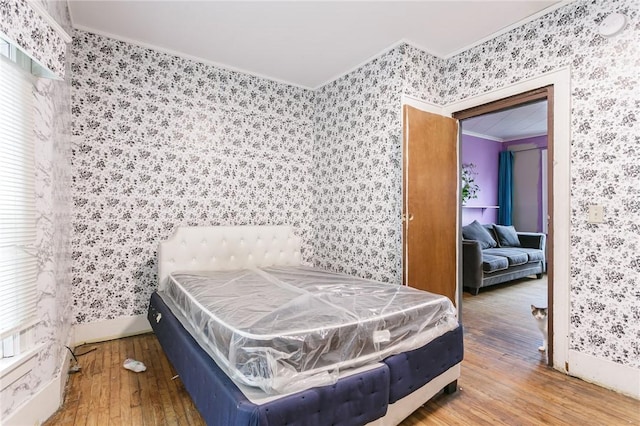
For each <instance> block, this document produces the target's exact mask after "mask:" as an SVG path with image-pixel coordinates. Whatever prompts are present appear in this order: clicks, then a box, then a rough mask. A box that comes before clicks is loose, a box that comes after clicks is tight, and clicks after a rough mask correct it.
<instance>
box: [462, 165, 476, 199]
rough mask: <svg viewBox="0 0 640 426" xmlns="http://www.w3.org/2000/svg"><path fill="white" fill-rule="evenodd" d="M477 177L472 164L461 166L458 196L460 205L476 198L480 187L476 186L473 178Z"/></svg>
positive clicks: (474, 166)
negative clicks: (460, 201) (460, 200)
mask: <svg viewBox="0 0 640 426" xmlns="http://www.w3.org/2000/svg"><path fill="white" fill-rule="evenodd" d="M477 175H478V172H476V165H475V164H473V163H463V164H462V174H461V179H460V180H461V185H462V187H461V189H460V195H461V197H462V205H463V206H464V205H465V204H467V201H469V200H473V199H475V198H478V191H480V187H479V186H478V184H476V180H475V177H476V176H477Z"/></svg>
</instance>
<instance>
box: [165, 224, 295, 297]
mask: <svg viewBox="0 0 640 426" xmlns="http://www.w3.org/2000/svg"><path fill="white" fill-rule="evenodd" d="M300 245H301V241H300V238H299V237H297V236H296V235H294V233H293V228H291V227H290V226H203V227H200V226H188V227H180V228H178V229H177V230H176V232H175V233H174V234H173V235H172V236H171V238H169V239H168V240H166V241H162V242H161V243H160V245H159V247H158V287H159V290H162V289H163V287H164V285H165V284H164V283H165V281H166V278H167V276H168V275H169V274H170V273H172V272H175V271H226V270H233V269H243V268H249V267H257V266H259V267H266V266H278V265H279V266H284V265H291V266H295V265H299V264H300Z"/></svg>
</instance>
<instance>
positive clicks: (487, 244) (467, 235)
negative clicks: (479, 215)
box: [462, 220, 498, 249]
mask: <svg viewBox="0 0 640 426" xmlns="http://www.w3.org/2000/svg"><path fill="white" fill-rule="evenodd" d="M462 238H464V239H465V240H476V241H479V242H480V248H482V249H487V248H492V247H496V246H497V245H498V243H496V240H494V239H493V237H492V236H491V234H490V233H489V231H488V230H487V228H485V227H484V226H482V225H481V224H480V222H478V221H477V220H474V221H473V222H471V223H470V224H468V225H465V226H463V227H462Z"/></svg>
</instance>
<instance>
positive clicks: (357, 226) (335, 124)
mask: <svg viewBox="0 0 640 426" xmlns="http://www.w3.org/2000/svg"><path fill="white" fill-rule="evenodd" d="M403 58H404V56H403V54H402V52H401V50H400V49H393V50H392V51H390V52H388V53H386V54H385V55H383V56H381V57H379V58H377V59H375V60H374V61H372V62H370V63H369V64H367V65H365V66H363V67H361V68H359V69H358V70H356V71H354V72H352V73H350V74H349V75H347V76H344V77H342V78H340V79H338V80H336V81H334V82H332V83H330V84H328V85H326V86H324V87H323V88H321V89H319V90H317V91H316V96H315V121H314V138H315V140H314V146H313V160H314V163H313V166H314V170H313V173H314V180H315V185H314V188H313V194H314V198H313V206H312V211H313V215H314V236H315V240H314V255H315V258H314V264H315V265H316V266H318V267H321V268H324V269H329V270H335V271H339V272H345V273H348V274H351V275H357V276H361V277H365V278H373V279H377V280H382V281H386V282H392V283H400V282H401V279H402V270H401V263H400V262H401V255H402V254H401V253H402V250H401V247H402V246H401V238H402V229H401V223H400V221H399V218H400V214H401V211H402V208H401V206H402V194H401V186H400V182H401V180H402V175H401V174H400V172H399V171H400V170H401V169H400V164H401V156H402V151H401V143H400V140H401V137H402V128H401V127H400V126H399V123H400V121H399V120H400V116H399V114H400V95H401V91H402V74H401V71H402V64H403Z"/></svg>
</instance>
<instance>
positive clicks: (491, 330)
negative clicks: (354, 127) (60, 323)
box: [45, 280, 640, 426]
mask: <svg viewBox="0 0 640 426" xmlns="http://www.w3.org/2000/svg"><path fill="white" fill-rule="evenodd" d="M545 286H546V283H545V282H544V280H529V281H527V280H523V281H521V282H519V283H518V284H516V285H505V286H496V287H495V288H494V289H487V290H485V291H481V292H480V295H478V296H470V295H468V294H465V295H464V301H463V321H464V327H465V358H464V362H463V363H462V375H461V378H460V380H459V381H458V384H459V387H460V388H459V391H458V392H456V393H455V394H453V395H445V394H440V395H438V396H436V397H435V398H434V399H433V400H431V401H430V402H428V403H427V404H426V405H425V406H423V407H422V408H420V409H419V410H417V411H416V412H415V413H414V414H413V415H411V416H410V417H409V418H408V419H406V420H405V421H404V422H403V423H402V425H404V426H416V425H500V424H504V425H565V424H566V425H581V426H586V425H607V426H614V425H640V402H638V401H636V400H634V399H631V398H628V397H624V396H622V395H619V394H616V393H615V392H611V391H608V390H605V389H602V388H600V387H598V386H595V385H592V384H589V383H586V382H583V381H581V380H578V379H574V378H571V377H568V376H565V375H563V374H561V373H560V372H557V371H555V370H553V369H550V368H549V367H547V366H546V357H545V355H544V354H543V353H540V352H538V350H537V348H538V346H539V345H540V343H541V341H540V336H539V332H538V330H537V328H536V325H535V323H534V322H533V319H532V318H531V313H530V310H529V306H530V305H531V303H534V304H535V303H541V302H544V300H545V294H546V289H545ZM94 348H95V349H94ZM92 349H94V350H92ZM89 350H92V351H91V352H88V353H86V354H85V355H81V356H79V358H78V359H79V361H80V365H81V366H82V370H81V371H80V372H79V373H76V374H73V375H72V376H70V379H69V382H68V384H67V393H66V397H65V402H64V405H63V407H62V408H61V409H60V410H59V411H58V412H57V413H56V414H55V415H54V416H53V417H52V418H51V419H49V421H47V423H45V424H46V425H100V426H102V425H150V426H151V425H154V426H155V425H204V421H203V420H202V418H201V417H200V415H199V414H198V411H197V410H196V409H195V407H194V406H193V404H192V402H191V399H190V398H189V396H188V394H187V393H186V391H185V390H184V387H183V386H182V383H181V382H180V379H179V378H175V379H173V377H174V376H175V375H176V373H175V371H174V370H173V368H172V367H171V365H170V364H169V363H168V361H167V359H166V357H165V356H164V354H163V352H162V350H161V349H160V346H159V344H158V342H157V340H156V338H155V336H154V335H153V334H146V335H141V336H135V337H129V338H125V339H119V340H113V341H110V342H105V343H100V344H96V345H87V346H83V347H79V348H77V349H76V353H79V354H82V353H84V352H86V351H89ZM129 357H131V358H135V359H137V360H140V361H142V362H144V363H145V364H146V365H147V371H146V372H144V373H133V372H130V371H128V370H125V369H123V368H122V363H123V361H124V360H125V359H126V358H129Z"/></svg>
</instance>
